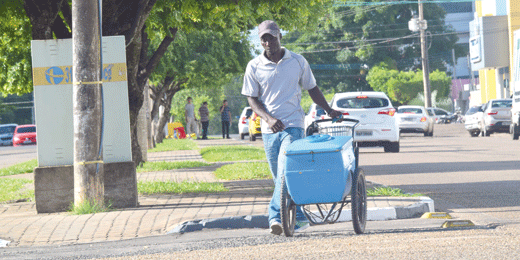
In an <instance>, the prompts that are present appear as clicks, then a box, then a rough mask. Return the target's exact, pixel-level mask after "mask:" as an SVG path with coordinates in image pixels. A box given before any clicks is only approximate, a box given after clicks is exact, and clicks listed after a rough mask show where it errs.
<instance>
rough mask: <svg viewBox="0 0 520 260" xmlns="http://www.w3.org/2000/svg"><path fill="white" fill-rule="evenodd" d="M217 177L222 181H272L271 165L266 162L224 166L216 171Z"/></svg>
mask: <svg viewBox="0 0 520 260" xmlns="http://www.w3.org/2000/svg"><path fill="white" fill-rule="evenodd" d="M215 176H216V177H217V178H218V179H220V180H258V179H272V176H271V171H270V170H269V164H268V163H266V162H252V163H234V164H228V165H224V166H222V167H220V168H218V169H217V170H216V171H215Z"/></svg>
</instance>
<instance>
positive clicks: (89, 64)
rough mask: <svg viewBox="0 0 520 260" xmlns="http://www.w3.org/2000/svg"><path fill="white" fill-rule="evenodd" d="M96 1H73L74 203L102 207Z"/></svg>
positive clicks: (100, 114)
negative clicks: (87, 203) (86, 203)
mask: <svg viewBox="0 0 520 260" xmlns="http://www.w3.org/2000/svg"><path fill="white" fill-rule="evenodd" d="M98 8H99V7H98V0H73V1H72V70H73V76H72V81H73V83H72V84H73V91H72V93H73V94H72V98H73V99H72V104H73V107H72V109H73V111H72V114H73V123H74V205H75V206H79V205H81V204H83V203H84V202H89V203H92V204H94V203H95V204H97V205H98V206H101V207H103V206H104V188H105V186H104V174H103V158H102V156H101V155H100V153H99V151H100V139H101V126H102V119H103V118H102V96H101V87H102V81H101V60H100V56H101V47H100V46H101V37H100V34H99V32H100V28H99V20H98V17H99V9H98Z"/></svg>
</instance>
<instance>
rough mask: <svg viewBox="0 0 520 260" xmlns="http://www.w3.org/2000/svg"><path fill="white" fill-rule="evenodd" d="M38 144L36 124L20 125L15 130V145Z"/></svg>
mask: <svg viewBox="0 0 520 260" xmlns="http://www.w3.org/2000/svg"><path fill="white" fill-rule="evenodd" d="M26 144H36V125H19V126H17V127H16V129H15V130H14V134H13V146H20V145H26Z"/></svg>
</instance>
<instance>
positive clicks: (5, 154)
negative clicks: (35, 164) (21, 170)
mask: <svg viewBox="0 0 520 260" xmlns="http://www.w3.org/2000/svg"><path fill="white" fill-rule="evenodd" d="M36 148H37V146H36V145H27V146H17V147H13V146H0V168H4V167H7V166H11V165H14V164H17V163H21V162H26V161H28V160H32V159H36V158H37V156H38V154H37V151H36Z"/></svg>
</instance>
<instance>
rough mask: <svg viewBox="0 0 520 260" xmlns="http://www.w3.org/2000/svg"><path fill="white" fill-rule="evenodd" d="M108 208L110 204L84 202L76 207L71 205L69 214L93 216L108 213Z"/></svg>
mask: <svg viewBox="0 0 520 260" xmlns="http://www.w3.org/2000/svg"><path fill="white" fill-rule="evenodd" d="M110 207H111V204H109V205H102V204H100V203H97V202H96V201H91V200H85V201H83V203H80V204H79V205H77V206H75V205H74V203H72V204H71V205H70V207H69V213H70V214H72V215H83V214H94V213H99V212H107V211H110Z"/></svg>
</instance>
